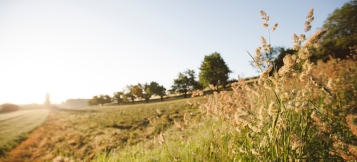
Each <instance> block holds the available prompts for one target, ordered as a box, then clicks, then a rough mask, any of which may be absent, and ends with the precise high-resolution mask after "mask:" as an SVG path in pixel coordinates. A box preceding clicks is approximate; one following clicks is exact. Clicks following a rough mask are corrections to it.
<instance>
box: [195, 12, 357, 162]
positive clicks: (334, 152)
mask: <svg viewBox="0 0 357 162" xmlns="http://www.w3.org/2000/svg"><path fill="white" fill-rule="evenodd" d="M261 14H262V17H263V20H265V23H264V25H263V26H264V27H267V26H268V20H269V17H268V16H267V15H266V13H265V12H264V11H261ZM312 20H313V9H312V10H310V11H309V14H308V16H307V21H306V22H305V25H306V26H305V27H306V28H305V31H306V32H307V31H309V30H310V28H311V21H312ZM275 28H276V25H275V26H274V30H275ZM325 32H326V29H321V30H319V31H317V32H316V33H315V34H313V35H312V36H311V37H310V38H309V39H307V40H305V35H304V34H301V35H300V36H297V35H296V34H294V37H293V38H294V42H295V44H294V49H296V50H298V53H297V54H288V55H286V56H285V57H284V59H283V61H284V66H283V67H281V68H280V69H279V70H278V71H277V70H275V72H274V73H273V75H272V76H270V75H269V74H270V72H271V71H272V70H274V68H273V67H274V66H273V65H272V64H271V62H265V60H264V57H262V54H261V50H264V52H269V51H270V44H267V42H266V40H265V38H264V37H261V40H262V47H259V48H258V49H257V50H256V56H255V57H252V58H253V60H254V62H255V65H256V66H257V67H259V68H260V69H261V71H262V73H261V75H260V78H259V81H258V82H257V83H254V84H252V85H247V84H246V83H245V82H244V81H239V82H238V83H236V84H234V85H233V94H230V93H227V92H221V93H220V94H218V93H215V94H214V95H213V96H211V97H210V98H209V100H208V102H207V103H202V104H201V107H203V108H204V109H205V111H206V114H207V115H208V116H211V117H212V118H213V119H216V120H218V121H221V122H223V123H227V124H226V125H229V127H230V129H231V130H236V133H235V134H233V133H228V132H225V133H226V135H228V136H229V139H230V140H231V141H232V143H233V146H231V148H232V149H231V150H230V151H229V153H228V154H227V156H226V157H225V158H226V159H229V160H228V161H230V160H233V159H239V160H243V161H248V160H249V161H251V160H252V161H262V160H263V161H267V160H268V161H291V160H297V161H306V160H309V161H318V160H319V161H334V160H356V159H357V145H356V142H357V140H356V139H357V138H356V135H357V134H356V133H357V131H356V130H357V129H356V128H357V127H356V124H357V120H356V118H357V115H353V114H355V113H356V104H355V101H356V99H357V95H356V88H357V87H356V86H357V80H356V75H355V72H356V70H357V66H356V65H357V64H356V55H355V53H353V52H351V58H354V59H349V60H336V59H333V58H331V60H330V61H329V62H327V63H322V62H319V63H318V66H316V65H315V64H313V63H312V62H310V61H309V58H310V57H311V56H312V55H313V53H314V51H316V49H317V48H318V47H319V40H320V39H321V36H322V35H323V34H324V33H325ZM302 44H303V45H302ZM264 67H266V68H265V69H264ZM217 129H220V128H219V127H217ZM227 148H229V147H228V146H226V145H218V146H217V147H215V150H226V149H227ZM218 152H220V153H221V152H222V151H218ZM230 154H234V155H233V156H229V155H230ZM226 159H220V160H226Z"/></svg>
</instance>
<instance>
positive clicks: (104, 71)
mask: <svg viewBox="0 0 357 162" xmlns="http://www.w3.org/2000/svg"><path fill="white" fill-rule="evenodd" d="M347 2H348V0H324V1H323V2H322V1H319V0H300V1H288V0H272V1H265V0H264V1H263V0H260V1H259V0H254V1H247V0H235V1H233V0H220V1H218V0H217V1H212V0H195V1H191V0H170V1H164V0H151V1H147V0H100V1H99V0H98V1H87V0H61V1H59V0H57V1H55V0H31V1H27V0H16V1H14V0H0V104H1V103H15V104H29V103H38V104H42V103H43V102H44V101H45V97H46V93H49V94H50V100H51V102H52V103H61V102H63V101H66V100H67V99H70V98H71V99H77V98H92V96H94V95H100V94H108V95H112V94H113V93H114V92H117V91H122V90H123V89H124V88H125V87H126V85H133V84H137V83H145V82H148V83H149V82H151V81H156V82H158V83H159V84H160V85H163V86H164V87H166V89H170V88H171V85H172V83H173V80H174V79H175V78H177V76H178V73H179V72H184V71H186V70H187V69H194V70H195V72H196V75H197V77H198V73H199V67H200V65H201V63H202V61H203V58H204V56H206V55H209V54H212V53H214V52H218V53H220V54H221V56H222V58H223V59H224V60H225V62H226V64H227V65H228V67H229V68H230V69H231V71H232V73H231V74H230V78H232V79H237V78H238V76H241V77H250V76H257V75H259V74H258V73H257V72H256V69H254V68H253V67H252V66H251V65H250V64H249V61H251V58H250V56H249V55H248V53H247V51H248V52H250V53H252V54H254V53H255V49H256V48H257V47H259V46H261V42H260V36H264V37H265V38H266V39H267V40H268V41H269V39H268V35H269V32H268V30H267V29H265V28H263V26H262V24H263V21H262V20H261V17H260V13H259V11H260V10H264V11H265V12H266V13H267V15H268V16H269V17H270V20H269V22H268V23H269V25H270V27H272V26H273V24H274V23H278V28H277V29H276V31H274V32H270V43H271V45H272V46H284V47H292V44H293V41H292V35H293V34H294V33H296V34H302V33H305V32H304V22H305V20H306V15H307V13H308V11H309V10H310V9H311V8H314V17H315V20H314V21H313V22H312V32H315V31H316V30H317V29H318V28H321V27H322V25H323V22H324V20H326V18H327V17H328V15H329V14H331V13H332V12H333V11H334V10H335V9H337V8H340V7H341V6H343V4H345V3H347ZM309 35H310V33H308V34H307V36H309ZM268 43H269V42H268Z"/></svg>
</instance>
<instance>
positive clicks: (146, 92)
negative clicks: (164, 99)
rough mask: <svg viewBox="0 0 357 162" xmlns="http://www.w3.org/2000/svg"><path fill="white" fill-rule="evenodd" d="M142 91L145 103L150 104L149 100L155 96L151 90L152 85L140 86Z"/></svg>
mask: <svg viewBox="0 0 357 162" xmlns="http://www.w3.org/2000/svg"><path fill="white" fill-rule="evenodd" d="M138 85H139V86H140V87H141V89H142V90H143V97H144V99H145V102H146V103H148V102H149V99H150V98H151V96H152V95H153V94H154V93H153V92H152V91H151V89H150V85H149V84H147V83H145V84H138Z"/></svg>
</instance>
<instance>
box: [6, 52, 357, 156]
mask: <svg viewBox="0 0 357 162" xmlns="http://www.w3.org/2000/svg"><path fill="white" fill-rule="evenodd" d="M288 57H290V56H288ZM341 65H343V66H341ZM301 66H302V68H301V69H302V70H301V71H298V72H297V73H298V75H295V74H292V73H293V72H294V71H291V70H289V71H286V72H288V73H291V75H283V76H278V75H274V76H266V75H262V76H261V77H260V78H259V79H258V80H257V81H256V82H253V83H249V84H248V83H246V82H244V81H243V80H240V81H239V82H237V83H235V84H233V85H232V91H228V92H227V91H221V92H220V93H214V94H213V95H209V96H205V97H196V98H189V99H177V100H172V101H164V102H154V103H149V104H145V103H137V104H134V105H123V106H99V107H85V108H76V109H53V110H52V111H51V112H50V114H49V117H48V119H47V121H46V122H45V124H44V125H43V126H41V127H39V128H38V129H36V130H35V131H33V132H32V133H31V134H30V135H29V136H28V138H27V139H26V140H25V141H23V142H22V143H21V144H20V145H18V146H17V147H16V148H15V149H13V150H12V151H11V152H10V153H9V154H7V156H6V158H5V159H3V161H103V162H104V161H105V162H107V161H113V162H114V161H266V160H271V161H289V160H293V161H305V160H306V161H344V160H346V161H348V160H356V159H357V146H356V142H357V138H356V137H357V126H356V125H357V116H356V115H355V114H356V112H357V106H356V100H357V91H356V89H357V87H356V85H357V80H356V76H355V71H356V70H357V69H356V68H357V61H356V60H351V59H350V60H336V59H333V58H331V60H330V61H329V62H327V63H322V62H318V63H317V65H313V64H311V63H310V62H309V61H305V63H304V64H303V65H301ZM283 68H285V67H283ZM290 68H291V67H290ZM263 74H266V72H265V73H263Z"/></svg>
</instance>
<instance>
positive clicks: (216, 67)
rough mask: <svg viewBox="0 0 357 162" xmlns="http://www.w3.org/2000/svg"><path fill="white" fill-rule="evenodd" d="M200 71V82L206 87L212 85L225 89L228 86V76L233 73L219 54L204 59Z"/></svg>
mask: <svg viewBox="0 0 357 162" xmlns="http://www.w3.org/2000/svg"><path fill="white" fill-rule="evenodd" d="M200 70H201V71H200V74H199V81H200V83H201V84H202V85H203V86H204V87H207V86H209V85H210V84H211V85H213V86H214V87H218V86H222V88H223V89H224V88H225V86H226V84H227V80H228V78H229V76H228V74H229V73H231V71H230V70H229V68H228V66H227V65H226V63H225V62H224V60H223V58H222V57H221V55H220V54H219V53H217V52H215V53H212V54H210V55H207V56H205V57H204V60H203V62H202V64H201V67H200Z"/></svg>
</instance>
